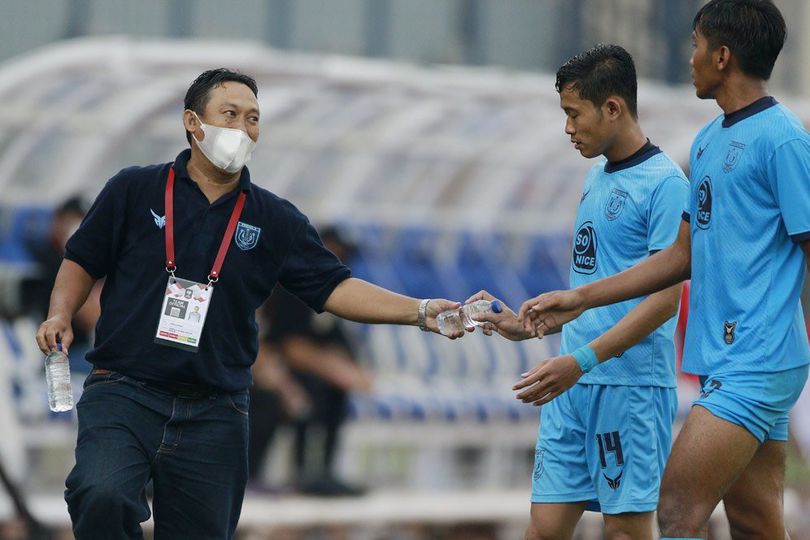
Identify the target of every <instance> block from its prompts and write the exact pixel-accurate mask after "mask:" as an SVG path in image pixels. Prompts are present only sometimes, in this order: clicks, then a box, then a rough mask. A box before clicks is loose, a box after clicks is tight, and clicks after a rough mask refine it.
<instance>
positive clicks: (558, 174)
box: [0, 37, 810, 232]
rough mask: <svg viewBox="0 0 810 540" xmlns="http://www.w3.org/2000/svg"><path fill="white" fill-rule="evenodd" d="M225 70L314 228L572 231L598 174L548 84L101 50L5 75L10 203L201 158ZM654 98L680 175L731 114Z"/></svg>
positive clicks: (229, 45)
mask: <svg viewBox="0 0 810 540" xmlns="http://www.w3.org/2000/svg"><path fill="white" fill-rule="evenodd" d="M219 66H228V67H231V68H235V69H238V70H241V71H243V72H245V73H248V74H250V75H252V76H254V77H255V78H256V79H257V81H258V83H259V103H260V108H261V111H262V119H261V130H262V131H261V140H260V144H259V146H258V147H257V150H256V152H255V153H254V157H253V161H252V162H251V163H250V164H249V167H250V169H251V173H252V178H253V180H254V182H256V183H257V184H259V185H261V186H263V187H266V188H267V189H270V190H271V191H273V192H275V193H277V194H278V195H280V196H282V197H285V198H289V199H290V200H292V201H293V202H294V203H295V204H296V205H298V206H299V207H300V208H301V209H302V210H304V211H305V212H306V213H307V214H308V215H309V216H310V217H311V218H313V220H314V221H317V222H335V221H342V220H347V219H350V220H355V221H356V220H361V221H362V220H367V221H369V222H380V223H385V224H389V225H392V226H397V225H402V224H421V225H429V226H433V227H440V228H449V229H453V228H462V229H465V230H487V229H497V230H504V231H511V232H521V231H526V232H530V231H535V232H536V231H537V230H538V229H542V228H551V229H554V230H560V228H564V229H566V230H567V229H568V228H570V225H571V223H572V221H573V218H574V216H573V212H572V211H571V210H572V208H574V207H575V205H576V202H577V201H578V197H579V195H580V193H581V183H582V179H583V177H584V173H585V172H586V171H587V169H588V168H589V167H590V166H591V165H593V163H594V162H593V161H588V160H584V159H582V158H581V157H580V156H579V154H578V153H577V152H576V151H574V150H573V148H572V147H571V145H570V142H569V140H568V137H567V136H566V135H565V134H564V133H563V124H564V116H563V114H562V113H561V111H560V109H559V102H558V97H557V94H556V92H555V91H554V81H553V77H551V76H549V75H536V74H526V73H518V72H508V71H501V70H495V69H489V68H487V69H480V68H476V69H471V68H455V67H444V66H436V67H419V66H414V65H407V64H398V63H392V62H388V61H384V62H383V61H373V60H364V59H363V60H361V59H354V58H346V57H332V56H312V55H297V54H290V53H287V52H284V53H281V52H278V51H275V50H272V49H269V48H267V47H265V46H263V45H261V44H257V43H246V42H230V41H229V42H216V41H215V42H204V41H142V40H135V39H131V38H123V37H111V38H93V39H82V40H75V41H68V42H62V43H59V44H56V45H52V46H49V47H47V48H43V49H40V50H38V51H35V52H33V53H31V54H28V55H25V56H22V57H18V58H16V59H14V60H13V61H10V62H7V63H5V64H2V65H0V111H2V112H0V119H2V120H0V193H2V203H4V204H7V205H37V204H42V205H50V204H55V203H57V202H58V201H60V200H61V199H63V198H65V197H68V196H70V195H73V194H75V193H84V194H85V195H87V196H88V197H92V196H95V194H96V193H97V192H98V191H99V190H100V189H101V187H102V186H103V184H104V182H105V181H106V179H108V178H109V177H110V176H112V175H113V174H115V173H116V172H117V171H118V170H119V169H121V168H123V167H126V166H130V165H133V164H149V163H155V162H165V161H171V160H172V159H173V158H174V156H175V155H176V154H177V153H178V152H179V151H181V150H182V149H183V148H184V147H186V145H187V143H186V140H185V137H184V133H183V128H182V124H181V112H182V99H183V96H184V94H185V91H186V89H187V87H188V85H189V84H190V82H191V81H192V80H193V79H194V78H195V77H196V76H197V75H198V74H199V73H200V72H202V71H203V70H205V69H209V68H212V67H219ZM684 69H688V67H687V66H684ZM639 102H640V107H639V109H640V117H641V121H642V124H643V126H644V127H645V129H646V132H647V134H648V136H649V137H650V138H651V140H652V141H653V142H654V143H656V144H658V145H659V146H661V147H662V148H663V149H664V150H665V151H667V152H668V153H669V154H670V155H672V156H673V157H674V158H675V159H676V160H677V161H678V162H680V163H681V164H683V165H686V163H687V161H688V160H687V156H688V151H689V147H690V144H691V139H692V137H693V136H694V134H695V133H696V132H697V131H698V129H699V128H700V127H701V125H703V124H704V123H705V122H706V121H707V120H709V119H710V118H712V117H713V116H714V115H716V114H717V113H718V112H719V111H718V109H717V108H716V105H715V104H714V103H713V102H705V101H703V102H702V101H700V100H698V99H696V98H695V97H694V92H693V90H692V89H691V88H688V87H681V88H670V87H665V86H660V85H656V84H653V83H650V82H645V81H643V82H642V83H641V88H640V96H639ZM791 105H794V104H791ZM798 110H799V112H800V114H803V117H804V118H805V119H808V118H810V108H809V107H807V106H806V105H803V106H802V107H800V108H799V109H798Z"/></svg>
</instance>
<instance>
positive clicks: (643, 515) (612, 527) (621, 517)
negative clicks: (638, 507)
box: [604, 512, 654, 540]
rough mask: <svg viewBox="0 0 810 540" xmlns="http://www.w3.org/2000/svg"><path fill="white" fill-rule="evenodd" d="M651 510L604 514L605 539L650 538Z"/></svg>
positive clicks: (639, 539)
mask: <svg viewBox="0 0 810 540" xmlns="http://www.w3.org/2000/svg"><path fill="white" fill-rule="evenodd" d="M653 515H654V514H653V512H626V513H624V514H614V515H608V514H605V516H604V517H605V538H606V539H607V540H652V538H653Z"/></svg>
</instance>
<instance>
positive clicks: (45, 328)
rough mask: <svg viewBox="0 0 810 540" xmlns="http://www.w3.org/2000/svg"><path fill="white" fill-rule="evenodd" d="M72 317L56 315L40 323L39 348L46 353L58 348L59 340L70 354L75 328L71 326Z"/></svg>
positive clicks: (63, 349) (38, 331) (38, 333)
mask: <svg viewBox="0 0 810 540" xmlns="http://www.w3.org/2000/svg"><path fill="white" fill-rule="evenodd" d="M70 322H71V321H70V318H69V317H64V316H62V315H54V316H53V317H51V318H50V319H48V320H47V321H45V322H43V323H42V324H41V325H39V330H37V345H38V346H39V350H40V351H42V352H43V353H45V354H48V353H49V352H53V351H56V350H58V347H57V345H56V344H57V342H59V343H61V344H62V351H63V352H64V353H65V354H68V351H69V349H70V346H71V344H72V343H73V329H72V328H71V326H70Z"/></svg>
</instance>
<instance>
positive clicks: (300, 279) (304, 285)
mask: <svg viewBox="0 0 810 540" xmlns="http://www.w3.org/2000/svg"><path fill="white" fill-rule="evenodd" d="M296 220H297V221H298V227H296V228H295V229H294V230H295V231H296V232H294V233H293V239H292V242H291V245H290V251H289V253H288V254H287V257H286V259H285V260H284V263H283V265H282V268H281V274H280V275H279V283H281V284H282V285H283V286H284V288H285V289H287V290H288V291H289V292H291V293H292V294H294V295H295V296H297V297H298V298H300V299H301V301H302V302H304V303H305V304H306V305H308V306H309V307H311V308H312V309H314V310H315V311H317V312H318V313H321V312H322V311H323V305H324V303H326V300H327V299H328V298H329V295H331V294H332V291H334V290H335V287H337V286H338V284H339V283H340V282H341V281H343V280H345V279H347V278H349V277H351V271H350V270H349V268H348V267H347V266H346V265H344V264H343V263H341V262H340V259H338V258H337V257H336V256H335V254H334V253H332V252H331V251H329V250H328V249H326V247H324V245H323V243H322V242H321V238H320V236H318V233H317V231H316V230H315V227H313V226H312V224H311V223H310V222H309V220H308V219H306V217H304V216H303V214H300V213H299V214H298V215H297V219H296Z"/></svg>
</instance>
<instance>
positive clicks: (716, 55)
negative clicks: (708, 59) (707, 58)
mask: <svg viewBox="0 0 810 540" xmlns="http://www.w3.org/2000/svg"><path fill="white" fill-rule="evenodd" d="M731 58H732V54H731V49H729V48H728V47H727V46H725V45H721V46H720V47H717V49H715V50H714V51H712V64H713V65H714V68H715V69H716V70H717V71H723V70H725V69H728V66H729V64H730V63H731Z"/></svg>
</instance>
